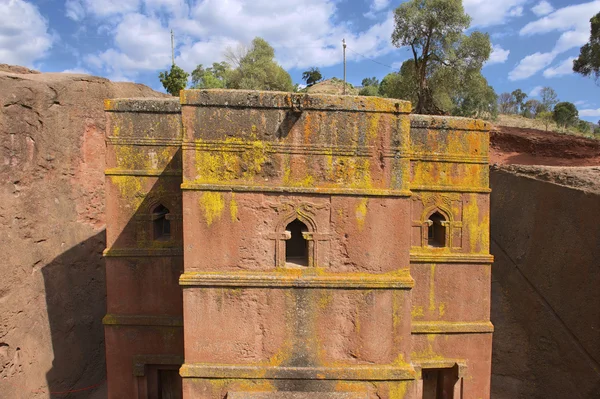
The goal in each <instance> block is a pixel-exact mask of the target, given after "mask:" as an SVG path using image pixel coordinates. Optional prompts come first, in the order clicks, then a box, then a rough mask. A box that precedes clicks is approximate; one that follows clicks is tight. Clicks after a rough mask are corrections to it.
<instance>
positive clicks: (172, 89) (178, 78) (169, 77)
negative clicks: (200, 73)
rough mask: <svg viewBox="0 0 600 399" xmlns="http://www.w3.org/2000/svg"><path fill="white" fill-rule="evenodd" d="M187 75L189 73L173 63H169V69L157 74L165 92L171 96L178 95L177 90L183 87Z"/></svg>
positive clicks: (185, 83) (185, 84)
mask: <svg viewBox="0 0 600 399" xmlns="http://www.w3.org/2000/svg"><path fill="white" fill-rule="evenodd" d="M189 76H190V74H189V73H187V72H186V71H184V70H183V69H181V68H179V67H178V66H177V65H175V64H173V65H171V70H170V71H168V72H167V71H164V72H161V73H159V74H158V78H159V79H160V83H162V85H163V87H164V88H165V90H166V91H167V93H169V94H170V95H172V96H178V95H179V92H180V91H181V90H183V89H185V86H187V80H188V77H189Z"/></svg>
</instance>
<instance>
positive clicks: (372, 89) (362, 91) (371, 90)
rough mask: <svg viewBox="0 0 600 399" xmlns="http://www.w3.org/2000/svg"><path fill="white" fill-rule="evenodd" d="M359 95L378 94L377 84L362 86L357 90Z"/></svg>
mask: <svg viewBox="0 0 600 399" xmlns="http://www.w3.org/2000/svg"><path fill="white" fill-rule="evenodd" d="M358 95H359V96H378V95H379V87H377V86H369V85H368V86H364V87H363V88H362V89H360V91H359V92H358Z"/></svg>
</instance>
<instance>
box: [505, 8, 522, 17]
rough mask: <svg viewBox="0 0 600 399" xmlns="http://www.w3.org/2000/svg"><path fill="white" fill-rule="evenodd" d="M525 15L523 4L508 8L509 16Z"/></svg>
mask: <svg viewBox="0 0 600 399" xmlns="http://www.w3.org/2000/svg"><path fill="white" fill-rule="evenodd" d="M522 15H523V6H518V7H514V8H512V9H510V10H508V16H509V17H521V16H522Z"/></svg>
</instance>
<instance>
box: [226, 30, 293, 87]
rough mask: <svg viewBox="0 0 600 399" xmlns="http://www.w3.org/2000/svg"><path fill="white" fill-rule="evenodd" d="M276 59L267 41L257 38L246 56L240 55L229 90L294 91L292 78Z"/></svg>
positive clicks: (231, 77) (228, 83) (228, 84)
mask: <svg viewBox="0 0 600 399" xmlns="http://www.w3.org/2000/svg"><path fill="white" fill-rule="evenodd" d="M274 58H275V50H273V47H271V46H270V45H269V43H267V41H266V40H264V39H262V38H260V37H257V38H255V39H254V40H253V41H252V45H251V46H250V48H249V49H247V51H246V52H245V54H243V55H242V54H240V57H239V65H238V67H237V68H236V69H234V70H233V71H232V72H231V74H230V77H229V79H228V81H227V88H230V89H247V90H279V91H293V90H294V85H293V84H292V77H291V76H290V74H289V73H287V71H286V70H285V69H283V68H282V67H281V66H280V65H279V64H277V62H275V60H274Z"/></svg>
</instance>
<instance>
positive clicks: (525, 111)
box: [521, 98, 543, 119]
mask: <svg viewBox="0 0 600 399" xmlns="http://www.w3.org/2000/svg"><path fill="white" fill-rule="evenodd" d="M541 111H543V106H542V103H541V102H539V101H538V100H536V99H533V98H532V99H529V100H527V101H526V102H525V104H523V107H522V109H521V115H523V116H524V117H525V118H530V119H533V118H535V117H536V116H537V114H538V113H539V112H541Z"/></svg>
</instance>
